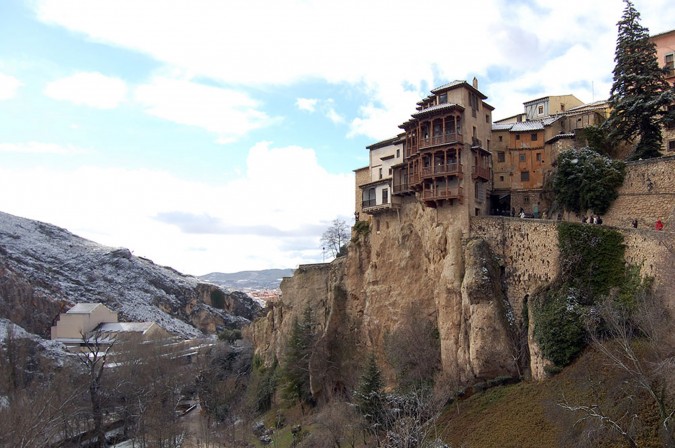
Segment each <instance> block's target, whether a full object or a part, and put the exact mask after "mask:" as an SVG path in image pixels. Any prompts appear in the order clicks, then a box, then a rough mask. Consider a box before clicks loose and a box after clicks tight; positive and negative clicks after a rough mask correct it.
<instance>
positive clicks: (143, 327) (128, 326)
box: [99, 322, 154, 333]
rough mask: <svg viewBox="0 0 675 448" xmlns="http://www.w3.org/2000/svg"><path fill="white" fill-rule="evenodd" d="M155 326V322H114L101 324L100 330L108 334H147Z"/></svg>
mask: <svg viewBox="0 0 675 448" xmlns="http://www.w3.org/2000/svg"><path fill="white" fill-rule="evenodd" d="M153 325H154V322H113V323H104V324H101V325H100V326H99V329H100V330H101V331H102V332H106V333H145V332H146V331H148V330H149V329H150V328H151V327H152V326H153Z"/></svg>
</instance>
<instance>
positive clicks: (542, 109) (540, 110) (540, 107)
mask: <svg viewBox="0 0 675 448" xmlns="http://www.w3.org/2000/svg"><path fill="white" fill-rule="evenodd" d="M538 112H539V115H541V114H543V113H544V106H539V111H538Z"/></svg>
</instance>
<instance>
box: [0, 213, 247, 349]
mask: <svg viewBox="0 0 675 448" xmlns="http://www.w3.org/2000/svg"><path fill="white" fill-rule="evenodd" d="M79 302H100V303H104V304H105V305H106V306H108V307H109V308H110V309H112V310H114V311H117V312H118V314H119V318H120V320H122V321H153V322H156V323H157V324H159V325H160V326H162V327H163V328H165V329H166V330H168V331H170V332H172V333H174V334H176V335H179V336H184V337H196V336H200V335H203V334H204V333H214V332H216V331H218V330H219V329H220V328H222V327H225V326H228V327H233V326H234V327H241V326H242V325H244V324H247V323H248V322H249V320H250V319H252V318H254V317H255V316H256V315H257V313H258V312H259V310H260V306H259V305H258V304H257V303H256V302H254V301H253V300H252V299H251V298H250V297H248V296H247V295H246V294H243V293H240V292H233V293H230V292H226V291H224V290H223V289H222V288H220V287H219V286H217V285H213V284H209V283H205V282H201V281H199V280H198V279H196V278H195V277H191V276H187V275H183V274H181V273H180V272H177V271H175V270H174V269H171V268H168V267H164V266H158V265H156V264H154V263H153V262H152V261H150V260H147V259H144V258H141V257H136V256H134V255H133V254H132V253H131V251H129V250H128V249H124V248H122V249H120V248H117V249H116V248H110V247H106V246H102V245H100V244H97V243H94V242H92V241H88V240H85V239H83V238H80V237H78V236H76V235H73V234H72V233H70V232H68V231H67V230H65V229H62V228H59V227H56V226H53V225H50V224H45V223H41V222H37V221H32V220H29V219H24V218H19V217H16V216H12V215H8V214H6V213H0V318H1V317H5V318H8V319H10V320H11V321H12V322H15V323H16V324H17V325H20V326H21V327H23V328H25V329H26V330H27V331H31V332H33V333H35V334H38V335H42V336H44V337H47V336H48V335H49V329H50V327H51V326H52V325H53V324H54V320H55V319H56V318H57V317H58V315H59V313H61V312H64V311H67V309H68V308H70V307H71V306H72V305H73V304H75V303H79Z"/></svg>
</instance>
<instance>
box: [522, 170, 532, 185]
mask: <svg viewBox="0 0 675 448" xmlns="http://www.w3.org/2000/svg"><path fill="white" fill-rule="evenodd" d="M520 180H521V182H527V181H529V180H530V172H529V171H521V172H520Z"/></svg>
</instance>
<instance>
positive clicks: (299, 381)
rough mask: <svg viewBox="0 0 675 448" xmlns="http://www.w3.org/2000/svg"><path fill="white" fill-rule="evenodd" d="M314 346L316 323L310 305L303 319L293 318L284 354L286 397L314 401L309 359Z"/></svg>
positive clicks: (308, 401)
mask: <svg viewBox="0 0 675 448" xmlns="http://www.w3.org/2000/svg"><path fill="white" fill-rule="evenodd" d="M313 346H314V323H313V321H312V312H311V309H310V308H309V307H307V308H305V311H304V312H303V316H302V320H301V321H299V320H298V319H297V318H296V319H294V320H293V327H292V329H291V335H290V338H289V340H288V343H287V344H286V352H285V354H284V367H283V379H284V383H285V385H284V388H283V392H284V398H286V399H288V400H292V401H299V402H300V404H301V405H302V404H303V403H310V404H312V403H313V398H312V393H311V389H310V370H309V361H310V358H311V356H312V349H313Z"/></svg>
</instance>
